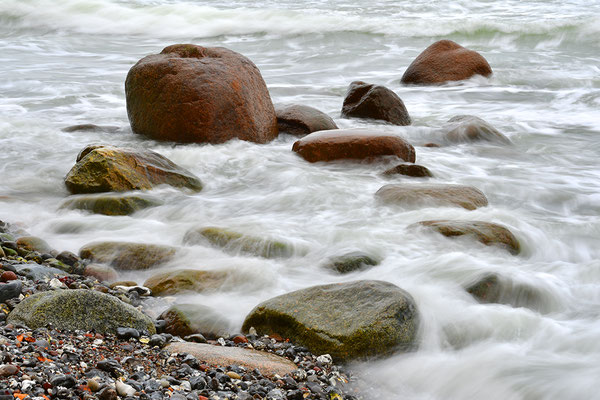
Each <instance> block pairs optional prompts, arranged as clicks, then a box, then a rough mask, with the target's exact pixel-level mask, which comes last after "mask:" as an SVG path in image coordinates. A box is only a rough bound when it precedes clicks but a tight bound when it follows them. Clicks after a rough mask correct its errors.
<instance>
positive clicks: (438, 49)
mask: <svg viewBox="0 0 600 400" xmlns="http://www.w3.org/2000/svg"><path fill="white" fill-rule="evenodd" d="M491 74H492V68H491V67H490V64H488V62H487V61H486V59H485V58H483V56H482V55H481V54H479V53H477V52H476V51H473V50H469V49H466V48H464V47H462V46H461V45H459V44H457V43H455V42H453V41H451V40H440V41H438V42H435V43H434V44H432V45H431V46H429V47H427V48H426V49H425V50H424V51H423V52H422V53H421V54H419V56H418V57H417V58H415V60H414V61H413V62H412V63H411V64H410V65H409V66H408V68H407V69H406V72H404V75H403V76H402V83H408V84H416V85H429V84H436V83H444V82H447V81H461V80H463V79H468V78H470V77H472V76H473V75H483V76H486V77H487V76H490V75H491Z"/></svg>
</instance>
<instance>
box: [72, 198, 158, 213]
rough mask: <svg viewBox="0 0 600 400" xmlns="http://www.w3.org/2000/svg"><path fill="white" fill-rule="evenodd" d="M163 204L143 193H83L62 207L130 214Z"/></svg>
mask: <svg viewBox="0 0 600 400" xmlns="http://www.w3.org/2000/svg"><path fill="white" fill-rule="evenodd" d="M160 204H162V202H161V201H160V200H158V199H156V198H153V197H150V196H142V195H127V196H120V195H115V194H112V193H110V194H100V195H83V196H76V197H74V198H68V199H67V200H65V201H64V202H63V203H62V205H61V208H69V209H77V210H84V211H89V212H92V213H94V214H104V215H130V214H133V213H134V212H136V211H139V210H143V209H144V208H148V207H154V206H157V205H160Z"/></svg>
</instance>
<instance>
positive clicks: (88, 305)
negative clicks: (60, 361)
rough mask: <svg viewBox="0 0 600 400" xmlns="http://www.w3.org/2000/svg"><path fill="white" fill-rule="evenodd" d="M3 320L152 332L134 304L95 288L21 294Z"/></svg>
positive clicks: (31, 324) (34, 325)
mask: <svg viewBox="0 0 600 400" xmlns="http://www.w3.org/2000/svg"><path fill="white" fill-rule="evenodd" d="M7 322H9V323H21V324H24V325H27V326H28V327H29V328H30V329H37V328H41V327H44V326H46V325H47V324H52V326H54V328H57V329H62V330H76V329H80V330H86V331H90V330H94V331H96V332H100V333H116V331H117V328H118V327H128V328H135V329H137V330H140V331H147V332H148V333H150V334H154V333H155V332H156V330H155V328H154V324H153V323H152V320H151V319H150V318H149V317H147V316H146V315H144V314H142V313H141V312H140V311H138V310H136V309H135V308H134V307H132V306H130V305H128V304H125V303H123V302H122V301H121V300H119V299H117V298H116V297H114V296H110V295H108V294H104V293H100V292H97V291H95V290H85V289H77V290H56V291H49V292H41V293H36V294H34V295H33V296H30V297H27V298H25V299H24V300H23V301H21V302H20V303H19V304H18V305H17V306H16V307H15V309H14V310H13V311H12V312H11V313H10V314H9V315H8V319H7Z"/></svg>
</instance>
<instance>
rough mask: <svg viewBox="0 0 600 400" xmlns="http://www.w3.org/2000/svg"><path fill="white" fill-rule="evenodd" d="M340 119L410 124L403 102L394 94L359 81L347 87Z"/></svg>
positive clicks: (381, 87)
mask: <svg viewBox="0 0 600 400" xmlns="http://www.w3.org/2000/svg"><path fill="white" fill-rule="evenodd" d="M342 117H347V118H349V117H354V118H371V119H378V120H383V121H387V122H390V123H392V124H394V125H401V126H404V125H410V124H411V120H410V116H409V115H408V111H407V110H406V107H405V106H404V102H403V101H402V99H400V97H398V95H397V94H396V93H394V92H392V91H391V90H390V89H388V88H386V87H384V86H379V85H374V84H372V83H365V82H361V81H355V82H352V83H351V84H350V86H349V87H348V92H347V93H346V98H345V99H344V104H343V106H342Z"/></svg>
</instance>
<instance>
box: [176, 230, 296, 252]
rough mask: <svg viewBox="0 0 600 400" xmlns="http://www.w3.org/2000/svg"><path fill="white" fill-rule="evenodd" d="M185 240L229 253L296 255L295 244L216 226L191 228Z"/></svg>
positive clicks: (187, 242) (188, 242)
mask: <svg viewBox="0 0 600 400" xmlns="http://www.w3.org/2000/svg"><path fill="white" fill-rule="evenodd" d="M183 242H184V243H185V244H211V245H213V246H216V247H220V248H222V249H223V250H225V251H227V252H229V253H234V254H235V253H244V254H251V255H255V256H259V257H264V258H286V257H291V256H293V255H294V246H293V245H292V244H290V243H287V242H285V241H282V240H274V239H270V238H266V237H265V238H263V237H257V236H251V235H245V234H242V233H239V232H234V231H231V230H228V229H224V228H218V227H214V226H212V227H205V228H198V229H191V230H189V231H188V232H187V233H186V234H185V236H184V238H183Z"/></svg>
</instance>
